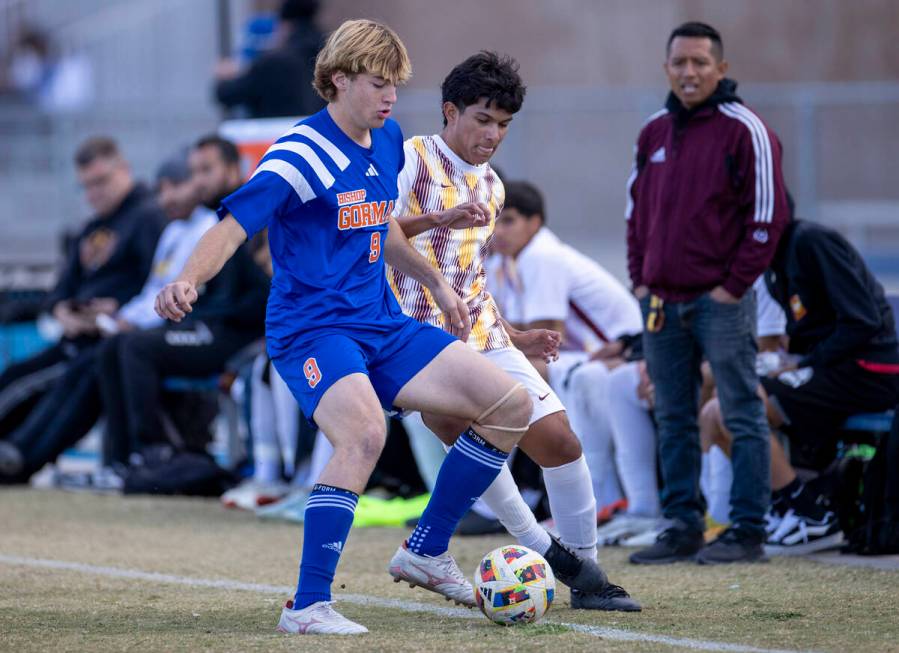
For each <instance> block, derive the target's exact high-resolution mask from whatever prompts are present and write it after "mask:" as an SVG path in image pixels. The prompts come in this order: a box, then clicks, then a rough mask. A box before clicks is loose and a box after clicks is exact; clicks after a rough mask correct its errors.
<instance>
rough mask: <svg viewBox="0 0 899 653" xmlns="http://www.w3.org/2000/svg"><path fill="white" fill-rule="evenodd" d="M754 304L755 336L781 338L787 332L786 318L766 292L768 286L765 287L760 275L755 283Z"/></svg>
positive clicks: (763, 279)
mask: <svg viewBox="0 0 899 653" xmlns="http://www.w3.org/2000/svg"><path fill="white" fill-rule="evenodd" d="M752 287H753V288H755V303H756V319H757V323H756V329H757V331H758V333H757V334H756V335H757V336H758V337H759V338H764V337H765V336H782V335H784V334H785V333H786V332H787V316H786V315H785V314H784V311H783V309H782V308H781V307H780V304H778V303H777V302H776V301H774V298H773V297H772V296H771V293H769V292H768V286H767V285H765V275H764V274H762V276H760V277H759V278H758V279H756V280H755V283H754V284H752Z"/></svg>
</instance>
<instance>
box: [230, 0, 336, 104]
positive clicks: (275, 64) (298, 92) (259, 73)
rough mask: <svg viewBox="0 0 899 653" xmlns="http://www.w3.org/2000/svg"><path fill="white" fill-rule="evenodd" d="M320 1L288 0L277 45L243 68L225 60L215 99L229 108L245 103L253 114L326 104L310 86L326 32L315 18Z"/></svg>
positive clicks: (283, 11)
mask: <svg viewBox="0 0 899 653" xmlns="http://www.w3.org/2000/svg"><path fill="white" fill-rule="evenodd" d="M318 6H319V2H318V0H285V2H284V3H283V5H282V6H281V11H280V16H279V17H280V22H279V24H278V28H277V34H276V36H275V40H276V41H277V42H278V44H277V46H276V47H274V48H273V49H272V50H271V51H269V52H265V53H263V54H261V55H260V56H259V57H258V58H257V59H255V60H254V61H253V62H252V63H251V64H250V67H249V68H247V69H246V70H245V71H241V70H240V69H239V68H238V66H237V64H236V63H235V62H234V61H231V60H223V61H221V62H220V63H219V65H218V68H217V70H216V84H215V97H216V99H217V100H218V101H219V102H220V103H221V104H222V105H223V106H225V107H226V108H229V109H230V108H233V107H243V108H245V109H246V111H247V113H248V114H249V117H250V118H270V117H276V116H309V115H312V114H313V113H315V112H316V111H318V110H319V109H321V108H322V107H323V106H324V103H323V101H322V99H321V98H320V97H319V96H318V95H317V94H316V92H315V90H314V89H313V88H312V73H313V62H314V61H315V55H316V54H317V53H318V51H319V49H320V48H321V46H322V33H321V32H320V31H319V29H318V28H317V27H316V26H315V22H314V21H315V14H316V13H318ZM286 80H289V81H286Z"/></svg>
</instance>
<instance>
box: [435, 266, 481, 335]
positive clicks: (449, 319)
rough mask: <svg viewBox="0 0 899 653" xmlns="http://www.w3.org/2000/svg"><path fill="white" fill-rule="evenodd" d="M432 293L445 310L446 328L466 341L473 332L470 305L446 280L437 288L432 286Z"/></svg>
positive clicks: (444, 321)
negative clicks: (469, 311)
mask: <svg viewBox="0 0 899 653" xmlns="http://www.w3.org/2000/svg"><path fill="white" fill-rule="evenodd" d="M431 294H432V295H433V297H434V301H436V302H437V305H438V306H439V307H440V310H441V311H443V324H444V328H445V329H446V330H447V331H449V332H450V333H452V334H453V335H454V336H456V337H457V338H458V339H459V340H461V341H462V342H466V341H467V340H468V334H469V333H471V316H470V315H469V313H468V305H467V304H466V303H465V302H464V301H462V298H461V297H459V295H457V294H456V291H454V290H453V289H452V288H451V287H450V285H449V284H448V283H446V281H443V283H441V284H440V285H439V286H437V287H436V288H431Z"/></svg>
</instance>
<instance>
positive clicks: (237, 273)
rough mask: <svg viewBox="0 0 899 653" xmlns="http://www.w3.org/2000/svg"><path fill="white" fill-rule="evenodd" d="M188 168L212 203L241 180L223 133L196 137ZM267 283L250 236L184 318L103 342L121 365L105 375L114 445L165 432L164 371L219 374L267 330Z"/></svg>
mask: <svg viewBox="0 0 899 653" xmlns="http://www.w3.org/2000/svg"><path fill="white" fill-rule="evenodd" d="M190 169H191V176H192V180H193V182H194V183H195V184H196V186H197V190H198V193H199V196H200V199H201V201H202V203H203V204H204V205H205V206H206V207H207V208H209V209H214V208H216V207H218V205H219V204H220V202H221V200H222V198H224V197H225V196H227V195H229V194H230V193H231V192H233V191H234V190H235V189H236V188H237V187H238V186H240V184H241V171H240V161H239V155H238V151H237V148H236V147H235V146H234V144H233V143H231V142H230V141H227V140H225V139H223V138H220V137H218V136H207V137H204V138H202V139H200V140H199V141H198V142H197V144H196V146H195V147H194V148H193V150H192V151H191V153H190ZM179 272H180V270H179ZM268 286H269V280H268V277H267V276H266V275H265V273H264V272H263V271H262V269H260V267H259V266H258V265H257V264H256V263H255V262H254V261H253V259H252V255H251V252H250V251H249V245H246V244H245V245H243V246H242V247H241V248H240V249H239V250H238V251H237V253H236V254H235V256H234V257H232V258H231V259H230V260H229V261H228V263H227V264H226V265H225V267H224V268H223V269H222V271H221V272H220V273H219V274H218V275H217V276H216V277H215V279H213V280H212V281H210V282H209V283H207V284H206V285H205V286H204V287H202V288H201V289H200V297H199V300H198V302H197V304H196V306H195V307H194V310H193V311H192V312H191V313H190V314H189V315H188V316H187V317H186V318H185V319H184V320H182V321H181V322H180V323H178V324H165V325H164V326H160V327H158V328H155V329H149V330H145V331H134V332H126V333H120V334H119V335H117V336H116V337H115V338H114V339H113V341H111V342H110V343H109V345H107V346H105V347H104V348H103V353H102V356H101V365H102V366H103V368H104V369H106V370H116V369H117V370H118V374H114V373H109V374H106V373H104V374H102V375H101V377H100V390H101V393H102V396H103V405H104V406H105V409H106V438H107V442H109V443H116V444H111V445H110V446H111V448H114V449H116V450H117V451H125V450H137V449H139V448H141V447H142V446H143V445H145V444H146V443H150V442H157V441H159V440H160V438H161V437H162V436H163V434H164V428H163V424H162V421H161V418H160V413H159V406H160V393H161V389H162V381H163V379H164V378H165V377H167V376H178V375H190V376H197V375H200V376H204V375H212V374H218V373H220V372H221V371H222V370H223V369H224V367H225V363H226V361H227V360H228V358H230V357H231V356H233V355H234V354H235V353H237V352H238V351H239V350H240V349H242V348H243V347H245V346H246V345H248V344H250V343H251V342H252V341H253V340H255V339H257V338H259V337H261V336H262V331H263V324H264V319H265V303H266V297H267V294H268Z"/></svg>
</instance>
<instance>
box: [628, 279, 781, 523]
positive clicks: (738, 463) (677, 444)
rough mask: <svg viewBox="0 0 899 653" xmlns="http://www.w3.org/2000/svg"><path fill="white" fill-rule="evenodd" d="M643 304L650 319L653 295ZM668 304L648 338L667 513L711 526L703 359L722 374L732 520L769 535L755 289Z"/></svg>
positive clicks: (767, 463) (646, 334)
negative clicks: (704, 478) (702, 479)
mask: <svg viewBox="0 0 899 653" xmlns="http://www.w3.org/2000/svg"><path fill="white" fill-rule="evenodd" d="M640 307H641V309H642V311H643V317H644V323H645V318H646V313H647V310H648V307H649V298H648V297H647V298H644V299H643V300H641V302H640ZM662 310H663V311H664V314H665V315H664V323H663V325H662V329H661V331H659V332H657V333H649V332H644V334H643V344H644V351H645V355H646V363H647V366H648V370H649V375H650V378H651V379H652V381H653V383H654V384H655V415H656V420H657V422H658V426H659V460H660V463H661V467H662V478H663V480H664V484H665V487H664V489H663V491H662V509H663V512H664V514H665V517H667V518H669V519H673V520H678V521H680V522H681V523H682V525H683V526H686V527H687V528H689V529H692V530H697V531H703V530H704V529H705V522H704V513H705V505H704V502H703V500H702V497H701V495H700V491H699V473H700V468H701V451H700V446H699V427H698V424H697V413H698V408H699V390H700V386H701V383H702V377H701V374H700V364H701V362H702V360H703V357H704V358H705V359H707V360H708V362H709V364H710V366H711V368H712V373H713V374H714V376H715V382H716V385H717V389H718V398H719V401H720V403H721V414H722V416H723V418H724V424H725V426H726V427H727V429H728V430H729V431H730V432H731V434H732V435H733V448H732V452H731V462H732V464H733V474H734V481H733V485H732V487H731V513H730V518H731V524H732V525H733V526H737V525H739V526H740V527H741V528H742V529H745V530H746V531H749V532H751V533H753V534H755V535H758V536H763V535H764V532H765V529H764V515H765V511H766V510H767V508H768V504H769V502H770V495H771V476H770V471H769V467H770V459H771V448H770V442H769V440H768V438H769V431H768V422H767V420H766V418H765V407H764V403H763V402H762V400H761V399H760V398H759V396H758V395H757V394H756V388H757V386H758V377H757V376H756V373H755V356H756V352H757V345H756V341H755V323H756V309H755V294H754V293H753V291H752V289H750V290H749V291H748V292H747V293H746V294H745V295H744V296H743V298H742V299H741V300H740V301H739V302H738V303H736V304H722V303H720V302H716V301H714V300H713V299H712V298H711V297H710V296H709V294H708V293H706V294H704V295H701V296H700V297H698V298H697V299H694V300H691V301H686V302H666V303H665V305H664V307H663V309H662Z"/></svg>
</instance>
